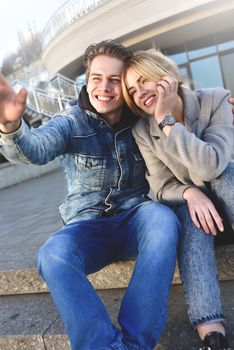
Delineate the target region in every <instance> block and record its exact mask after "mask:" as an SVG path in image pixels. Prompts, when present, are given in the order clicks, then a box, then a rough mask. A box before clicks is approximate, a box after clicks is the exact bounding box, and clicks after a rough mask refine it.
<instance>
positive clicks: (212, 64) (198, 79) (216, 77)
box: [190, 56, 223, 89]
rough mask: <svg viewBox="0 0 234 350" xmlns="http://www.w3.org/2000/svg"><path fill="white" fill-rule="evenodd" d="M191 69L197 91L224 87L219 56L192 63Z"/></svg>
mask: <svg viewBox="0 0 234 350" xmlns="http://www.w3.org/2000/svg"><path fill="white" fill-rule="evenodd" d="M190 68H191V72H192V79H193V83H194V86H195V88H196V89H198V88H209V87H217V86H223V79H222V74H221V69H220V64H219V59H218V56H212V57H208V58H204V59H201V60H198V61H195V62H191V63H190Z"/></svg>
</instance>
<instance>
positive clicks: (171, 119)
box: [164, 115, 175, 125]
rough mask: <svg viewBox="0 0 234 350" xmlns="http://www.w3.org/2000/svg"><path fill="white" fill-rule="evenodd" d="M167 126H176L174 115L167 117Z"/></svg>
mask: <svg viewBox="0 0 234 350" xmlns="http://www.w3.org/2000/svg"><path fill="white" fill-rule="evenodd" d="M164 120H165V124H166V125H174V124H175V117H174V116H173V115H167V116H166V117H165V118H164Z"/></svg>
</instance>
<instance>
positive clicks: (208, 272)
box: [175, 162, 234, 327]
mask: <svg viewBox="0 0 234 350" xmlns="http://www.w3.org/2000/svg"><path fill="white" fill-rule="evenodd" d="M210 187H211V190H212V192H213V194H214V195H215V196H216V198H217V199H218V201H216V207H217V209H218V211H219V209H220V208H219V205H220V207H221V206H222V210H224V211H225V214H226V217H227V219H228V220H229V223H230V224H231V226H232V229H233V228H234V162H230V163H229V165H228V167H227V168H226V169H225V171H224V172H223V173H222V174H221V175H220V176H219V177H218V178H217V179H215V180H213V181H212V182H211V183H210ZM175 213H176V214H177V216H178V218H179V220H180V222H181V225H182V232H181V239H180V243H179V249H178V261H179V268H180V274H181V279H182V282H183V288H184V294H185V299H186V304H187V310H188V315H189V318H190V321H191V323H192V325H193V326H194V327H197V326H198V325H199V324H204V323H211V322H219V321H224V315H223V311H222V304H221V296H220V289H219V280H218V273H217V268H216V261H215V254H214V237H213V236H212V235H210V234H205V233H204V232H203V231H202V230H200V229H198V228H196V226H195V225H194V224H193V223H192V221H191V218H190V214H189V212H188V209H187V205H183V206H180V207H177V208H176V209H175ZM219 234H220V235H221V234H223V233H219ZM224 234H225V233H224Z"/></svg>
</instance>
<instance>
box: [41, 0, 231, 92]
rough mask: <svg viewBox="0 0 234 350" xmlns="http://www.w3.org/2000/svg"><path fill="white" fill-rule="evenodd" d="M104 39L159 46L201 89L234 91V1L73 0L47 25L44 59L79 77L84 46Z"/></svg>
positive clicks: (49, 65) (47, 65) (53, 68)
mask: <svg viewBox="0 0 234 350" xmlns="http://www.w3.org/2000/svg"><path fill="white" fill-rule="evenodd" d="M104 39H114V40H117V41H119V42H121V43H123V44H124V45H126V46H128V47H130V48H131V49H139V48H141V49H142V48H143V49H147V48H150V47H152V46H153V45H154V46H156V47H159V48H160V49H161V50H163V51H164V52H165V53H166V54H168V55H169V56H171V57H172V58H173V59H174V60H175V61H176V62H177V64H178V65H179V67H180V69H181V71H182V73H183V74H184V75H185V76H186V77H188V78H190V79H191V80H192V81H193V82H194V86H195V87H196V88H198V87H211V86H212V87H214V86H223V87H226V88H228V89H230V90H231V92H232V94H233V95H234V0H190V1H188V0H164V1H160V0H68V1H66V2H65V4H64V5H63V6H62V7H61V8H60V9H58V11H57V12H56V13H55V14H54V15H53V16H52V18H50V20H49V22H48V23H47V25H46V26H45V28H44V31H43V41H44V43H43V55H42V60H43V64H44V66H45V68H46V69H47V70H48V71H49V74H50V75H51V76H53V75H54V74H56V73H61V74H63V75H65V76H67V77H69V78H72V79H74V78H76V77H77V76H79V75H80V74H82V73H83V66H82V55H83V53H84V50H85V48H86V47H87V46H88V45H89V44H91V43H94V42H98V41H100V40H104Z"/></svg>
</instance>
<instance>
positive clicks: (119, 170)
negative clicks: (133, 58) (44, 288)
mask: <svg viewBox="0 0 234 350" xmlns="http://www.w3.org/2000/svg"><path fill="white" fill-rule="evenodd" d="M128 56H129V52H128V50H127V49H126V48H124V47H123V46H121V45H119V44H117V43H114V42H111V41H107V42H102V43H99V44H97V45H92V46H91V47H89V48H88V49H87V51H86V53H85V63H86V67H87V90H86V88H84V89H83V90H82V93H81V94H80V97H79V101H78V105H76V106H73V107H71V108H70V109H69V110H66V111H65V112H63V113H60V114H58V115H57V116H55V118H53V119H52V120H51V121H49V122H48V123H47V124H46V125H45V126H41V127H40V128H38V129H31V130H30V129H29V128H28V126H27V125H26V124H25V123H24V121H23V120H22V119H21V117H20V116H21V115H22V113H23V111H24V108H25V100H26V91H25V90H21V92H20V93H19V94H18V95H16V94H15V93H14V91H13V90H12V89H11V88H10V87H9V86H8V85H7V83H6V81H5V80H4V79H3V78H1V81H0V130H1V134H0V136H1V137H0V150H1V152H2V153H3V154H4V155H5V156H6V157H7V158H8V159H9V160H10V161H12V162H24V163H34V164H44V163H47V162H49V161H50V160H52V159H54V158H55V157H57V156H61V158H62V164H63V166H64V168H65V173H66V178H67V186H68V195H67V197H66V199H65V201H64V203H63V204H62V205H61V207H60V210H61V215H62V218H63V221H64V227H63V228H62V229H61V230H60V231H59V232H57V233H56V234H55V235H53V236H52V237H51V238H50V239H49V240H48V241H47V242H46V243H45V244H44V245H43V246H42V247H41V249H40V251H39V255H38V270H39V272H40V274H41V275H42V277H43V278H44V280H45V281H46V283H47V285H48V287H49V289H50V292H51V295H52V297H53V299H54V302H55V304H56V306H57V309H58V311H59V313H60V315H61V317H62V319H63V322H64V325H65V328H66V330H67V333H68V336H69V339H70V343H71V347H72V349H73V350H88V349H89V350H91V349H92V350H111V349H116V350H117V349H118V350H124V349H125V350H126V349H129V350H130V349H135V350H136V349H153V348H154V346H155V344H156V343H157V341H158V340H159V338H160V336H161V334H162V332H163V330H164V327H165V323H166V319H167V300H168V293H169V289H170V285H171V281H172V277H173V272H174V268H175V261H176V251H177V245H178V236H179V226H180V225H179V222H178V220H177V217H176V216H175V215H174V213H173V212H172V211H171V210H170V209H169V208H167V207H165V206H163V205H161V204H159V203H156V202H153V201H151V200H150V199H149V198H148V197H147V193H148V184H147V182H146V180H145V176H144V175H145V164H144V162H143V159H142V157H141V155H140V153H139V150H138V148H137V146H136V144H135V142H134V139H133V137H132V134H131V128H132V126H133V125H134V123H135V121H136V116H134V115H133V114H132V113H131V112H130V110H129V109H128V108H127V107H126V106H125V105H124V102H123V96H122V89H121V81H120V77H121V72H122V69H123V65H124V62H125V60H126V59H127V58H128ZM133 257H136V264H135V268H134V272H133V275H132V278H131V281H130V283H129V286H128V288H127V290H126V292H125V295H124V297H123V301H122V304H121V308H120V312H119V318H118V321H119V325H120V327H121V330H119V329H117V328H116V327H114V326H113V325H112V324H111V321H110V318H109V316H108V314H107V311H106V309H105V307H104V305H103V304H102V302H101V300H100V299H99V298H98V296H97V293H96V291H95V290H94V288H93V287H92V285H91V284H90V283H89V281H88V279H87V277H86V275H87V274H89V273H93V272H95V271H97V270H99V269H101V268H102V267H104V266H105V265H107V264H110V263H111V262H113V261H118V260H122V259H127V258H133Z"/></svg>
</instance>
